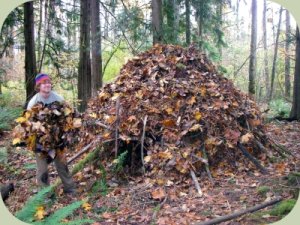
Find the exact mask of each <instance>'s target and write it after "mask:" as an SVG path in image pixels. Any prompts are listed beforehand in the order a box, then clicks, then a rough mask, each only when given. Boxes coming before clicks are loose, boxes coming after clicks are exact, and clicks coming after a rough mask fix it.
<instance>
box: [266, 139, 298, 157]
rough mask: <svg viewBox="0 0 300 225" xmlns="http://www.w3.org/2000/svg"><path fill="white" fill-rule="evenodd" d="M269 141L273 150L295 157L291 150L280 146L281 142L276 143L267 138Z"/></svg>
mask: <svg viewBox="0 0 300 225" xmlns="http://www.w3.org/2000/svg"><path fill="white" fill-rule="evenodd" d="M269 141H270V142H271V144H272V146H273V147H274V148H275V150H276V151H277V152H281V153H285V154H287V155H292V156H294V157H296V156H295V155H294V154H293V153H292V152H290V151H288V150H287V149H286V148H285V147H284V146H282V145H281V144H278V143H276V142H275V141H274V140H272V139H271V138H269Z"/></svg>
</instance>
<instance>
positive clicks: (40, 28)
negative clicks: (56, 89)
mask: <svg viewBox="0 0 300 225" xmlns="http://www.w3.org/2000/svg"><path fill="white" fill-rule="evenodd" d="M39 7H40V9H39V10H40V11H39V16H40V20H39V25H38V32H37V64H38V67H39V63H40V59H41V51H42V43H41V41H42V40H41V35H42V24H43V8H44V0H40V1H39Z"/></svg>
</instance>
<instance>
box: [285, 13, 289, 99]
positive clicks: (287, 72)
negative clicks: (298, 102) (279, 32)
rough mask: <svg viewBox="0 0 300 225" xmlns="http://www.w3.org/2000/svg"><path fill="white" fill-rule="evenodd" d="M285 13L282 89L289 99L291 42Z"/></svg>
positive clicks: (287, 18) (287, 15)
mask: <svg viewBox="0 0 300 225" xmlns="http://www.w3.org/2000/svg"><path fill="white" fill-rule="evenodd" d="M285 13H286V22H285V23H286V24H285V27H286V31H285V39H286V40H285V73H284V87H285V89H284V90H285V93H284V94H285V97H286V98H289V97H290V96H291V80H290V68H291V64H290V41H291V20H290V13H289V11H287V10H286V11H285Z"/></svg>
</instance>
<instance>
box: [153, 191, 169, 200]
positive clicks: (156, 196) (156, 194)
mask: <svg viewBox="0 0 300 225" xmlns="http://www.w3.org/2000/svg"><path fill="white" fill-rule="evenodd" d="M151 195H152V198H153V199H159V200H161V199H163V198H165V197H166V193H165V191H164V189H162V188H158V189H156V190H154V191H152V192H151Z"/></svg>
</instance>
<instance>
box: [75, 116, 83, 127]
mask: <svg viewBox="0 0 300 225" xmlns="http://www.w3.org/2000/svg"><path fill="white" fill-rule="evenodd" d="M81 125H82V122H81V119H80V118H75V119H74V120H73V127H74V128H80V127H81Z"/></svg>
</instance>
